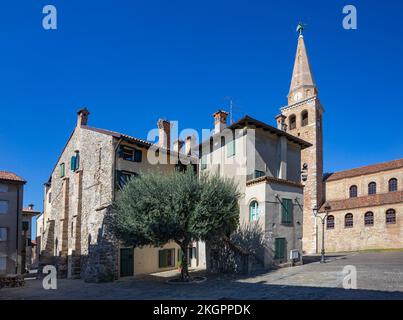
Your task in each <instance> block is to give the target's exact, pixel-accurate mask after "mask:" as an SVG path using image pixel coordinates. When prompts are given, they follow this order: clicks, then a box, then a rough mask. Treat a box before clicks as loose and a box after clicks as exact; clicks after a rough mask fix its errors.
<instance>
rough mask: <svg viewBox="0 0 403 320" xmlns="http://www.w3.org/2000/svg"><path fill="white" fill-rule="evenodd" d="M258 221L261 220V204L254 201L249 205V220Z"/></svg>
mask: <svg viewBox="0 0 403 320" xmlns="http://www.w3.org/2000/svg"><path fill="white" fill-rule="evenodd" d="M257 219H259V203H258V202H257V201H256V200H253V201H252V202H251V203H250V204H249V220H250V221H256V220H257Z"/></svg>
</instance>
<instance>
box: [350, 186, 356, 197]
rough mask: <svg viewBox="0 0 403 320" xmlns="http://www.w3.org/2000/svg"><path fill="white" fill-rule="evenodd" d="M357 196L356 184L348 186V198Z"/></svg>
mask: <svg viewBox="0 0 403 320" xmlns="http://www.w3.org/2000/svg"><path fill="white" fill-rule="evenodd" d="M356 197H357V186H351V187H350V198H356Z"/></svg>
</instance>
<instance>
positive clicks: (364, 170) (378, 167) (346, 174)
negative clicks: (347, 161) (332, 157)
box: [325, 159, 403, 181]
mask: <svg viewBox="0 0 403 320" xmlns="http://www.w3.org/2000/svg"><path fill="white" fill-rule="evenodd" d="M398 168H403V159H398V160H393V161H388V162H382V163H377V164H372V165H369V166H364V167H359V168H355V169H350V170H344V171H338V172H334V173H331V174H330V175H328V176H327V178H325V181H335V180H340V179H346V178H352V177H357V176H363V175H367V174H371V173H377V172H381V171H387V170H393V169H398Z"/></svg>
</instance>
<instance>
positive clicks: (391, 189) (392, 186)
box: [389, 178, 397, 192]
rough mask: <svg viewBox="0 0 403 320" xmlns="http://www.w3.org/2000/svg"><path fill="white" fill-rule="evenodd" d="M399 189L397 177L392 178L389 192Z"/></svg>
mask: <svg viewBox="0 0 403 320" xmlns="http://www.w3.org/2000/svg"><path fill="white" fill-rule="evenodd" d="M392 191H397V179H396V178H392V179H390V180H389V192H392Z"/></svg>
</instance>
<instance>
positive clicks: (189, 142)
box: [185, 136, 194, 156]
mask: <svg viewBox="0 0 403 320" xmlns="http://www.w3.org/2000/svg"><path fill="white" fill-rule="evenodd" d="M193 140H194V136H188V137H187V138H186V141H185V154H186V155H187V156H188V155H190V154H191V153H192V151H193V150H192V147H193V145H192V143H193Z"/></svg>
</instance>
